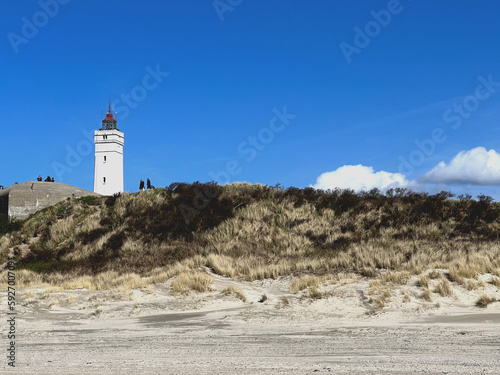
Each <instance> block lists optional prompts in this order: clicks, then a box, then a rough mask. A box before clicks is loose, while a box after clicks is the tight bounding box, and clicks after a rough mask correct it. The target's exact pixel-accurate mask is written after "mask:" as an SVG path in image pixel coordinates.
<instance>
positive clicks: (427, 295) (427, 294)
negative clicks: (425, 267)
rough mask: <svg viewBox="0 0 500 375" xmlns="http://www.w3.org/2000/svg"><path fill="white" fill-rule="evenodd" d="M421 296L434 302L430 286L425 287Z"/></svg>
mask: <svg viewBox="0 0 500 375" xmlns="http://www.w3.org/2000/svg"><path fill="white" fill-rule="evenodd" d="M420 298H422V299H424V300H426V301H427V302H432V292H431V291H430V290H429V289H428V288H424V291H423V292H422V294H421V295H420Z"/></svg>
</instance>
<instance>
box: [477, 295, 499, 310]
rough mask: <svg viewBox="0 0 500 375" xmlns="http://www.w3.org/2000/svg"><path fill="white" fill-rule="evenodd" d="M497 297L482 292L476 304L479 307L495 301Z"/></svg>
mask: <svg viewBox="0 0 500 375" xmlns="http://www.w3.org/2000/svg"><path fill="white" fill-rule="evenodd" d="M496 301H497V299H496V298H493V297H490V296H487V295H486V294H482V295H481V296H480V297H479V298H478V300H477V301H476V306H479V307H487V306H488V305H489V304H490V303H493V302H496Z"/></svg>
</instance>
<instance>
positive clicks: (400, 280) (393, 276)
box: [380, 271, 410, 284]
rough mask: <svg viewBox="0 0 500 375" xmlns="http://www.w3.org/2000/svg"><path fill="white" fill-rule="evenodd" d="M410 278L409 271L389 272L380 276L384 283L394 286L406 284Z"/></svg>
mask: <svg viewBox="0 0 500 375" xmlns="http://www.w3.org/2000/svg"><path fill="white" fill-rule="evenodd" d="M409 277H410V273H409V272H408V271H402V272H393V271H388V272H385V273H383V274H382V275H381V276H380V279H381V280H382V282H383V283H393V284H406V283H407V282H408V279H409Z"/></svg>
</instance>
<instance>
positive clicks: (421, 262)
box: [0, 184, 500, 292]
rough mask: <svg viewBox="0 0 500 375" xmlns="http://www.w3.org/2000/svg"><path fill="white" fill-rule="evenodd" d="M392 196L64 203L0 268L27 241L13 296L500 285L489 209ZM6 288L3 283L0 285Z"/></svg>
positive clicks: (187, 189) (233, 188)
mask: <svg viewBox="0 0 500 375" xmlns="http://www.w3.org/2000/svg"><path fill="white" fill-rule="evenodd" d="M206 189H208V190H209V191H211V192H215V193H216V194H213V196H214V197H215V198H213V199H211V200H210V202H209V205H208V206H207V207H206V208H205V209H203V210H198V211H199V212H198V213H197V214H196V215H194V216H192V217H190V218H189V219H188V220H184V217H183V216H182V214H181V213H180V210H179V207H180V206H182V205H185V206H190V207H192V206H193V198H194V197H196V194H198V192H199V191H205V190H206ZM394 194H395V195H394V196H383V195H380V194H371V193H370V194H365V195H356V194H354V193H352V192H348V191H337V192H329V193H326V192H320V191H315V190H314V189H309V190H308V189H288V190H278V189H273V188H270V187H266V186H262V185H249V184H233V185H228V186H225V187H221V186H209V185H203V184H197V185H196V184H195V185H187V184H178V185H176V186H173V187H172V188H169V189H156V190H152V191H147V192H143V193H141V194H128V193H126V194H122V195H121V196H120V197H117V198H102V199H101V198H99V199H97V200H95V199H93V200H85V199H82V200H70V201H64V202H62V203H60V204H58V205H55V206H54V207H51V208H49V209H46V210H43V211H41V212H39V213H37V214H36V215H34V216H33V217H31V218H30V219H29V220H28V221H26V222H25V223H24V224H23V227H22V229H21V230H20V231H18V232H12V233H9V234H6V235H3V236H0V259H3V260H4V261H5V259H6V258H7V255H8V254H9V251H10V250H11V248H12V247H13V246H14V245H19V244H21V243H30V242H31V240H32V238H33V237H34V236H35V235H36V236H37V237H36V238H38V239H39V240H38V241H37V242H36V243H33V244H31V245H30V249H31V252H32V254H31V255H30V256H29V257H28V258H26V259H24V260H21V261H20V262H19V264H18V269H17V271H16V281H17V283H18V286H19V287H22V286H35V285H36V286H62V287H64V288H67V289H74V288H86V289H89V290H102V289H116V288H122V289H125V290H129V289H135V288H144V287H146V286H147V285H150V284H154V283H162V282H166V281H167V280H169V279H171V278H173V277H176V276H178V278H179V276H180V275H182V274H186V273H187V274H191V273H196V272H195V271H196V270H197V269H198V268H200V267H208V268H210V269H211V270H213V272H215V273H216V274H219V275H222V276H227V277H231V278H241V279H244V280H250V281H251V280H257V279H265V278H277V277H279V276H290V275H294V276H295V278H294V280H293V281H292V285H291V289H292V290H294V291H300V290H305V289H311V290H312V289H313V288H316V289H318V288H319V286H320V285H321V283H322V282H324V280H323V279H322V277H323V276H324V275H337V274H342V273H347V272H352V273H354V274H355V277H368V278H375V277H380V279H381V281H382V283H385V284H404V283H405V282H406V281H407V280H408V278H409V276H410V275H419V274H422V275H423V272H424V270H433V271H430V272H428V273H427V277H428V279H437V278H439V277H440V273H439V272H438V271H436V269H442V270H449V278H450V280H452V281H454V282H457V283H461V284H463V285H470V286H471V287H472V286H476V285H477V286H479V287H480V284H475V283H474V282H473V280H477V277H478V275H480V274H485V273H493V274H495V275H496V276H500V244H499V243H498V241H497V240H496V236H497V233H498V230H499V229H500V214H499V212H500V210H499V208H500V205H499V204H498V203H489V202H487V200H484V199H483V201H481V202H479V201H449V200H446V199H445V198H446V197H444V198H443V196H439V195H436V196H429V197H425V196H423V195H418V194H413V195H412V194H409V193H405V192H396V193H394ZM235 207H237V208H235ZM478 215H479V216H478ZM443 272H444V271H443ZM304 275H312V276H304ZM420 277H421V278H422V277H423V276H420ZM178 278H177V279H178ZM6 279H7V275H6V273H5V272H3V273H1V274H0V284H1V285H6ZM177 279H176V280H177ZM178 282H179V281H178ZM439 283H442V282H441V281H439ZM439 283H438V284H439ZM424 284H425V283H423V284H421V285H422V286H424ZM425 285H427V286H428V285H429V282H427V283H426V284H425ZM444 292H445V291H444Z"/></svg>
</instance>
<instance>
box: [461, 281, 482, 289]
mask: <svg viewBox="0 0 500 375" xmlns="http://www.w3.org/2000/svg"><path fill="white" fill-rule="evenodd" d="M485 286H486V284H485V283H484V281H482V280H466V281H465V287H466V288H467V290H476V289H479V288H484V287H485Z"/></svg>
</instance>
